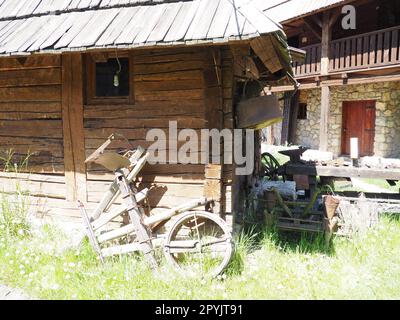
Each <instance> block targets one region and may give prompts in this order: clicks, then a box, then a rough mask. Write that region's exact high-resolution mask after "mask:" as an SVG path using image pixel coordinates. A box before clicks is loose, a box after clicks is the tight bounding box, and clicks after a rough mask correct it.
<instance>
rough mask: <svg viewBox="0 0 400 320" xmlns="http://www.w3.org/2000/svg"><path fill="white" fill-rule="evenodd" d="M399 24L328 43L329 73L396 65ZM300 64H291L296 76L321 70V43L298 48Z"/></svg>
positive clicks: (399, 56)
mask: <svg viewBox="0 0 400 320" xmlns="http://www.w3.org/2000/svg"><path fill="white" fill-rule="evenodd" d="M399 45H400V26H397V27H393V28H389V29H384V30H379V31H374V32H371V33H365V34H361V35H357V36H353V37H349V38H343V39H338V40H334V41H332V42H331V44H330V64H329V73H330V74H335V73H342V72H353V71H363V70H367V69H368V70H369V69H380V68H384V67H390V66H395V65H400V48H399ZM301 49H302V50H305V51H306V59H305V61H304V63H297V62H295V63H294V66H293V68H294V73H295V76H296V77H297V78H306V77H311V76H316V75H319V74H320V73H321V44H316V45H311V46H308V47H304V48H301Z"/></svg>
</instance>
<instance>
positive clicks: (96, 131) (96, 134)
mask: <svg viewBox="0 0 400 320" xmlns="http://www.w3.org/2000/svg"><path fill="white" fill-rule="evenodd" d="M0 123H1V122H0ZM151 129H154V127H148V128H146V127H143V126H142V127H141V128H132V129H126V128H122V129H119V128H85V138H86V139H99V138H103V141H104V140H105V139H107V138H108V137H109V136H110V135H111V134H112V133H115V132H117V133H119V134H122V135H123V136H124V137H126V138H127V139H129V140H142V139H143V140H144V139H145V138H146V135H147V133H148V131H149V130H151ZM158 129H166V130H165V134H166V137H167V138H169V136H168V129H169V127H164V128H158ZM195 132H196V134H193V135H191V137H193V138H194V137H200V136H201V129H195Z"/></svg>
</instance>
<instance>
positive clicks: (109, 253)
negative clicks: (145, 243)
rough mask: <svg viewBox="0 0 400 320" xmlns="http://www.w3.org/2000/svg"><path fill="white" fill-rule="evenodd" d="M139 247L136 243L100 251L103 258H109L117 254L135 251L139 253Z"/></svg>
mask: <svg viewBox="0 0 400 320" xmlns="http://www.w3.org/2000/svg"><path fill="white" fill-rule="evenodd" d="M140 250H141V247H140V244H138V243H129V244H125V245H121V246H115V247H110V248H105V249H102V250H101V255H102V256H103V257H110V256H114V255H119V254H126V253H131V252H135V251H140Z"/></svg>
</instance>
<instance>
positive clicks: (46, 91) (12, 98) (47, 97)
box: [0, 85, 61, 102]
mask: <svg viewBox="0 0 400 320" xmlns="http://www.w3.org/2000/svg"><path fill="white" fill-rule="evenodd" d="M60 99H61V87H60V86H59V85H48V86H30V87H12V88H0V102H16V101H59V100H60Z"/></svg>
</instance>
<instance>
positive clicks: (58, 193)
mask: <svg viewBox="0 0 400 320" xmlns="http://www.w3.org/2000/svg"><path fill="white" fill-rule="evenodd" d="M0 185H1V187H0V192H2V193H9V194H14V193H16V192H18V193H21V194H26V195H30V196H38V197H49V198H58V199H65V191H66V189H65V184H64V183H57V182H50V181H47V182H45V181H32V180H24V179H21V178H18V179H12V178H3V177H0Z"/></svg>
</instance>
